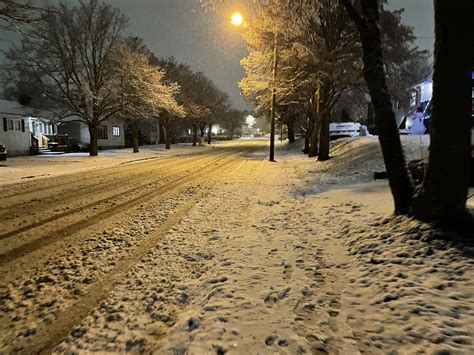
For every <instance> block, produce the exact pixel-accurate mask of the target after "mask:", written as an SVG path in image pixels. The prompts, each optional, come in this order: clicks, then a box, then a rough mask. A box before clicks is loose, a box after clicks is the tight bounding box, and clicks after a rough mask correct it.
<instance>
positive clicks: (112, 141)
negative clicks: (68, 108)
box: [58, 117, 125, 149]
mask: <svg viewBox="0 0 474 355" xmlns="http://www.w3.org/2000/svg"><path fill="white" fill-rule="evenodd" d="M97 131H98V132H97V133H98V140H97V144H98V147H99V149H112V148H123V147H125V126H124V124H123V122H122V121H121V120H115V119H110V120H108V121H106V122H103V123H102V124H101V125H100V126H99V127H98V130H97ZM58 134H61V135H68V137H69V140H70V141H74V142H82V143H87V144H90V142H91V139H90V134H89V129H88V127H87V125H86V124H85V123H84V122H82V121H79V120H78V119H77V118H74V117H70V118H68V119H66V120H64V121H63V122H61V124H59V126H58Z"/></svg>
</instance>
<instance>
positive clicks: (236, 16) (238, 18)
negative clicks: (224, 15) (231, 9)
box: [230, 12, 244, 27]
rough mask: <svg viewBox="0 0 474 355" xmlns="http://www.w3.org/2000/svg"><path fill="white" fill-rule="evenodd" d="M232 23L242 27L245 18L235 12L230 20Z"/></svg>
mask: <svg viewBox="0 0 474 355" xmlns="http://www.w3.org/2000/svg"><path fill="white" fill-rule="evenodd" d="M230 23H232V24H233V25H234V26H236V27H240V26H242V25H243V24H244V17H243V16H242V14H241V13H240V12H235V13H234V14H233V15H232V17H231V18H230Z"/></svg>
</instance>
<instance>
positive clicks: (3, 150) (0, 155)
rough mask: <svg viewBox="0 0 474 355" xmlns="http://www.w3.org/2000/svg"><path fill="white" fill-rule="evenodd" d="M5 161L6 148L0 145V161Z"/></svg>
mask: <svg viewBox="0 0 474 355" xmlns="http://www.w3.org/2000/svg"><path fill="white" fill-rule="evenodd" d="M2 160H7V148H6V147H5V146H4V145H3V144H0V161H2Z"/></svg>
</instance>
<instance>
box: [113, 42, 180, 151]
mask: <svg viewBox="0 0 474 355" xmlns="http://www.w3.org/2000/svg"><path fill="white" fill-rule="evenodd" d="M164 76H165V72H164V71H163V70H162V69H160V68H159V67H158V66H156V65H151V64H150V59H149V56H148V55H147V54H146V53H145V52H144V51H141V52H139V51H137V50H136V48H135V50H134V49H133V48H131V47H130V46H127V47H125V48H123V49H122V51H121V52H120V62H119V70H118V73H117V78H118V79H119V85H120V91H121V92H120V94H121V98H122V105H121V106H122V109H121V110H120V114H119V115H120V116H122V117H123V118H124V119H125V120H128V121H129V122H131V124H132V127H133V152H134V153H138V151H139V150H138V124H139V122H140V121H141V120H144V119H145V120H146V119H148V120H151V119H157V118H158V117H159V115H160V113H162V112H167V113H170V114H172V115H174V116H177V117H183V116H184V115H185V112H184V109H183V108H182V107H181V106H180V105H179V104H178V103H177V102H176V99H175V96H176V95H177V94H178V93H179V86H178V85H177V84H176V83H173V82H171V83H168V84H165V83H164Z"/></svg>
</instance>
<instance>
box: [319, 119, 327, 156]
mask: <svg viewBox="0 0 474 355" xmlns="http://www.w3.org/2000/svg"><path fill="white" fill-rule="evenodd" d="M318 160H319V161H326V160H329V112H327V111H324V112H323V113H322V115H321V131H320V133H319V154H318Z"/></svg>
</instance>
